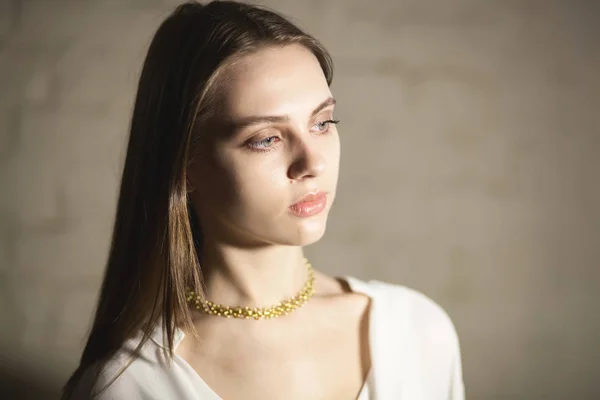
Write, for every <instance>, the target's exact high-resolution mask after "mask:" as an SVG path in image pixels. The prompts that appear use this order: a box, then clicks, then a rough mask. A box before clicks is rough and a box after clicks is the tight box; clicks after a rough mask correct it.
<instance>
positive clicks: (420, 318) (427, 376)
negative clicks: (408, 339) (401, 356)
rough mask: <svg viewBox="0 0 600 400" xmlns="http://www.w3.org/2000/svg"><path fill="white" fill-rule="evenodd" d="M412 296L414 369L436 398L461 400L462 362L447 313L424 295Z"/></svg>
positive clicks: (458, 345)
mask: <svg viewBox="0 0 600 400" xmlns="http://www.w3.org/2000/svg"><path fill="white" fill-rule="evenodd" d="M410 293H411V294H412V296H411V297H412V307H411V314H412V318H411V325H412V326H413V327H414V334H413V337H414V341H415V346H414V351H415V352H416V353H415V354H416V355H415V359H416V360H417V361H416V362H415V365H418V367H417V368H419V369H420V371H421V375H420V376H421V377H422V379H423V381H424V382H427V386H429V387H432V388H434V389H432V390H434V391H435V395H433V394H432V396H434V397H435V398H439V399H447V400H464V398H465V387H464V383H463V374H462V361H461V352H460V344H459V339H458V333H457V331H456V328H455V326H454V323H453V322H452V320H451V319H450V316H449V315H448V314H447V313H446V311H445V310H444V309H443V308H442V307H441V306H440V305H438V304H437V303H435V302H434V301H433V300H431V299H430V298H429V297H427V296H425V295H424V294H422V293H420V292H418V291H415V290H410Z"/></svg>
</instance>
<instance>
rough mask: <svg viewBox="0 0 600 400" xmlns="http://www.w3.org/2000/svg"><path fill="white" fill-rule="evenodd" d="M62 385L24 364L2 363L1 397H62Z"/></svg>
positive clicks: (47, 399)
mask: <svg viewBox="0 0 600 400" xmlns="http://www.w3.org/2000/svg"><path fill="white" fill-rule="evenodd" d="M60 391H61V386H59V385H58V384H57V383H56V382H51V380H50V379H48V378H45V377H43V376H40V374H37V373H32V372H31V370H28V368H25V367H22V366H10V365H7V364H6V363H4V362H3V363H2V365H0V399H6V400H13V399H15V400H17V399H18V400H20V399H27V400H30V399H31V400H37V399H44V400H52V399H59V398H60Z"/></svg>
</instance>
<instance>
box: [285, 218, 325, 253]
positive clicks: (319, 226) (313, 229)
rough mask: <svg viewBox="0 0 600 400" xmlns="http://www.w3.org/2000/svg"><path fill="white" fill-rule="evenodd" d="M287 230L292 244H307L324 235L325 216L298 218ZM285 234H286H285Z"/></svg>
mask: <svg viewBox="0 0 600 400" xmlns="http://www.w3.org/2000/svg"><path fill="white" fill-rule="evenodd" d="M294 222H295V224H294V225H295V226H294V227H292V228H291V229H290V231H289V236H288V237H289V240H290V242H292V243H290V244H291V245H293V246H308V245H311V244H313V243H316V242H318V241H319V240H321V238H322V237H323V236H324V235H325V230H326V228H327V216H326V215H324V216H317V217H312V218H305V219H300V220H297V221H294ZM286 236H287V235H286Z"/></svg>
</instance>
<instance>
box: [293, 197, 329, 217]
mask: <svg viewBox="0 0 600 400" xmlns="http://www.w3.org/2000/svg"><path fill="white" fill-rule="evenodd" d="M326 205H327V193H325V192H311V193H308V194H306V195H304V196H302V197H301V198H300V200H299V201H298V202H297V203H295V204H293V205H291V206H290V207H289V209H290V211H291V212H292V213H294V214H295V215H297V216H299V217H310V216H312V215H315V214H318V213H320V212H321V211H323V210H324V209H325V206H326Z"/></svg>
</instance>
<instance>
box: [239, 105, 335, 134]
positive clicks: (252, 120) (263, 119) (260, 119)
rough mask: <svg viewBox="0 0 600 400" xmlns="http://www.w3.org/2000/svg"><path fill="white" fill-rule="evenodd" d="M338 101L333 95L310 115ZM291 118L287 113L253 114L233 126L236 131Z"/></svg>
mask: <svg viewBox="0 0 600 400" xmlns="http://www.w3.org/2000/svg"><path fill="white" fill-rule="evenodd" d="M335 103H336V101H335V99H334V98H333V97H328V98H327V99H325V100H324V101H322V102H321V103H320V104H319V105H318V106H317V107H316V108H315V109H314V110H313V111H312V113H311V114H310V117H311V118H313V117H314V116H315V115H317V114H318V113H320V112H321V111H322V110H323V109H325V108H327V107H329V106H332V105H334V104H335ZM289 120H290V118H289V117H288V116H287V115H273V116H252V117H244V118H241V119H239V120H237V121H235V122H233V124H232V125H231V128H232V129H233V130H235V131H238V130H241V129H243V128H246V127H248V126H251V125H256V124H262V123H270V124H277V123H284V122H288V121H289Z"/></svg>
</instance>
